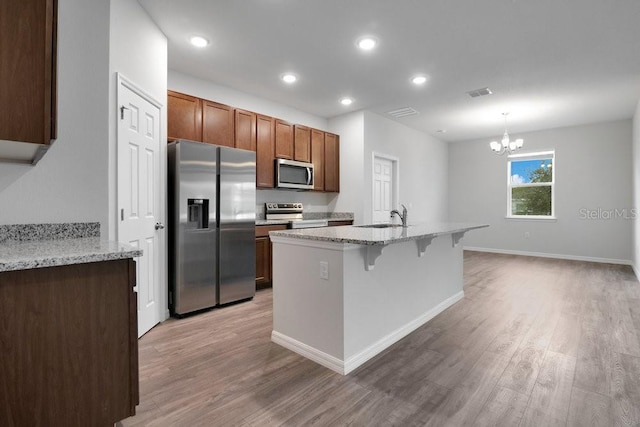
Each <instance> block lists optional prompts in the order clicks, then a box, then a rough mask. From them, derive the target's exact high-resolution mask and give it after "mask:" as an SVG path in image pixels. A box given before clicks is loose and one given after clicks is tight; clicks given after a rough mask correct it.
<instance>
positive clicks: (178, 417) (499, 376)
mask: <svg viewBox="0 0 640 427" xmlns="http://www.w3.org/2000/svg"><path fill="white" fill-rule="evenodd" d="M464 269H465V277H464V284H465V289H466V290H468V292H467V295H466V296H465V298H463V299H462V300H461V301H460V302H458V303H457V304H455V305H453V306H452V307H450V308H449V309H447V310H445V311H444V312H443V313H441V314H440V315H438V316H436V317H435V318H434V319H432V321H430V322H428V323H427V324H425V325H423V326H422V327H420V328H418V329H417V330H416V331H414V332H413V333H411V334H409V335H408V336H407V337H405V338H403V339H402V340H400V341H399V342H398V343H396V344H395V345H393V346H391V347H390V348H388V349H387V350H385V351H384V352H383V353H382V354H379V355H378V356H376V357H374V358H373V359H371V360H370V361H368V362H367V363H366V364H365V365H363V366H361V367H360V368H358V369H357V370H356V371H354V372H353V373H351V374H350V375H347V376H341V375H338V374H336V373H334V372H332V371H330V370H328V369H326V368H324V367H322V366H319V365H317V364H316V363H314V362H311V361H309V360H307V359H304V358H303V357H301V356H299V355H297V354H295V353H293V352H291V351H289V350H287V349H284V348H282V347H280V346H278V345H276V344H274V343H272V342H271V339H270V334H271V329H272V313H271V307H272V303H273V299H272V292H271V290H270V289H267V290H262V291H259V292H258V293H257V294H256V296H255V298H254V299H253V300H252V301H249V302H245V303H242V304H237V305H233V306H229V307H225V308H222V309H214V310H211V311H208V312H205V313H200V314H198V315H195V316H189V317H186V318H183V319H171V320H169V321H166V322H164V323H163V324H161V325H159V326H157V327H155V328H154V329H152V330H151V331H149V332H148V333H147V334H146V335H145V336H143V337H142V338H141V339H140V341H139V346H140V350H139V355H140V390H141V403H140V405H139V406H138V408H137V415H136V416H135V417H131V418H129V419H126V420H123V421H122V422H121V425H122V426H123V427H129V426H163V427H164V426H169V425H170V426H190V427H191V426H211V425H223V426H237V427H255V426H257V425H260V426H271V425H292V426H296V427H297V426H299V425H331V426H334V425H335V426H342V425H351V426H367V427H368V426H402V427H405V426H423V425H438V426H455V427H458V426H461V425H481V426H484V425H504V426H517V425H522V426H553V425H562V426H563V425H572V426H573V425H575V426H577V425H607V424H606V422H607V420H609V421H610V423H609V425H619V426H632V425H638V423H640V413H639V408H640V404H638V402H640V361H639V360H640V357H636V356H634V355H633V354H630V353H635V352H636V350H637V349H636V340H638V339H640V294H639V292H640V291H639V290H638V286H640V285H639V284H638V282H637V280H636V279H635V277H634V276H633V272H632V270H631V269H630V268H629V267H628V266H615V265H607V264H598V263H587V262H578V261H567V260H554V259H543V258H534V257H522V256H514V255H497V254H487V253H484V254H483V253H479V252H468V251H465V258H464ZM634 334H635V340H634ZM573 356H576V359H573V360H574V363H573V366H574V377H573V381H570V375H571V374H570V373H571V370H572V363H571V360H572V357H573ZM567 390H570V391H569V392H568V391H567ZM607 401H609V403H610V405H609V406H607ZM607 408H609V412H607Z"/></svg>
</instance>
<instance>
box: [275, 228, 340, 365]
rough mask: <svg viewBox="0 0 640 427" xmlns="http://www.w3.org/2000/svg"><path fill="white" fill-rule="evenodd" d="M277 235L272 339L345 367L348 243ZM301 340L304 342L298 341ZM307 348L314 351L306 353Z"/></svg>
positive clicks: (320, 359) (301, 352) (317, 360)
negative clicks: (323, 265)
mask: <svg viewBox="0 0 640 427" xmlns="http://www.w3.org/2000/svg"><path fill="white" fill-rule="evenodd" d="M277 240H278V241H276V240H274V242H273V334H272V339H273V341H274V342H277V343H278V344H281V345H283V346H285V347H287V348H289V349H291V350H293V351H296V352H298V353H300V354H303V355H304V356H306V357H308V358H310V359H312V360H315V361H316V362H318V363H321V364H323V365H325V366H327V367H330V368H331V369H334V370H338V371H340V370H341V364H342V363H341V362H342V360H343V358H344V327H343V322H344V311H343V287H342V275H343V259H342V258H343V252H342V251H343V247H344V245H343V244H339V243H325V242H316V241H312V240H302V239H277ZM280 240H282V242H280ZM283 242H286V243H283ZM312 245H313V247H312ZM321 261H323V262H327V263H328V266H329V279H328V280H324V279H321V278H320V262H321ZM283 340H284V342H283ZM298 343H300V344H304V345H303V346H302V347H294V346H296V345H297V344H298ZM305 350H306V351H308V352H310V353H311V354H309V353H306V354H305V353H304V351H305ZM314 355H315V357H314ZM332 359H335V360H332Z"/></svg>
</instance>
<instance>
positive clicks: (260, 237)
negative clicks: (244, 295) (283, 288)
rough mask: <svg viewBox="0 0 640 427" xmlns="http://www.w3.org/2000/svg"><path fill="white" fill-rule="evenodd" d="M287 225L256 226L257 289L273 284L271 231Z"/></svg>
mask: <svg viewBox="0 0 640 427" xmlns="http://www.w3.org/2000/svg"><path fill="white" fill-rule="evenodd" d="M286 229H287V226H286V225H279V224H278V225H258V226H256V289H262V288H268V287H270V286H271V239H269V231H275V230H286Z"/></svg>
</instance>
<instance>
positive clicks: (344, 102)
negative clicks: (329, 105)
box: [340, 98, 353, 105]
mask: <svg viewBox="0 0 640 427" xmlns="http://www.w3.org/2000/svg"><path fill="white" fill-rule="evenodd" d="M340 104H342V105H351V104H353V99H351V98H342V99H341V100H340Z"/></svg>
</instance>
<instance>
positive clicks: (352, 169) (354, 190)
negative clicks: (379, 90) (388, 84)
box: [329, 111, 448, 224]
mask: <svg viewBox="0 0 640 427" xmlns="http://www.w3.org/2000/svg"><path fill="white" fill-rule="evenodd" d="M329 124H330V126H331V130H332V131H333V132H335V133H338V134H340V181H341V183H340V194H339V195H338V196H336V197H335V198H334V200H333V201H332V203H331V206H332V208H333V210H335V211H353V212H354V215H355V218H354V219H355V223H357V224H363V223H371V222H372V205H373V202H372V197H373V191H372V182H373V177H372V164H373V153H374V152H376V153H381V154H387V155H389V156H392V157H395V158H398V159H399V163H400V183H399V184H400V185H399V187H400V189H399V193H400V194H399V198H398V200H399V202H400V203H404V204H405V205H406V206H407V208H408V209H409V222H410V223H411V222H426V221H446V219H447V205H448V201H447V179H448V175H447V156H448V148H447V144H446V143H444V142H442V141H440V140H438V139H435V138H433V137H431V136H429V135H427V134H425V133H422V132H420V131H417V130H415V129H411V128H409V127H407V126H405V125H402V124H400V123H397V122H395V121H393V120H390V119H387V118H386V117H382V116H380V115H378V114H375V113H372V112H369V111H360V112H356V113H352V114H348V115H344V116H340V117H336V118H333V119H331V120H330V121H329Z"/></svg>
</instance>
